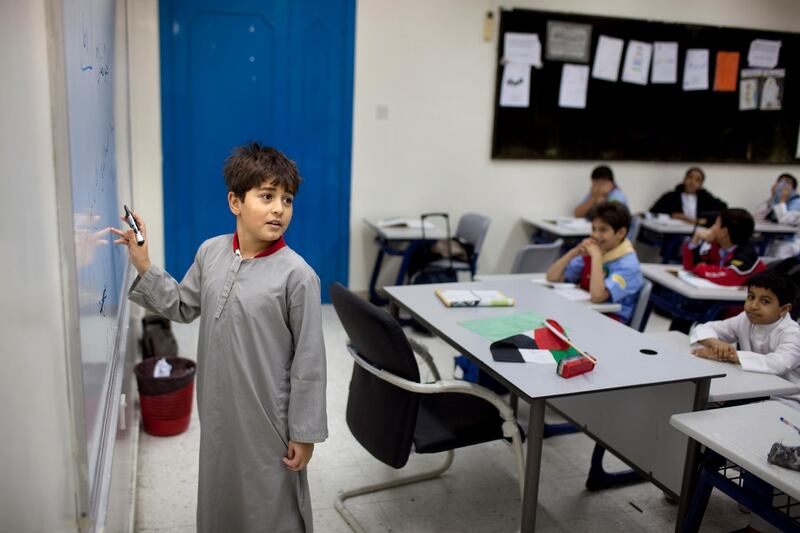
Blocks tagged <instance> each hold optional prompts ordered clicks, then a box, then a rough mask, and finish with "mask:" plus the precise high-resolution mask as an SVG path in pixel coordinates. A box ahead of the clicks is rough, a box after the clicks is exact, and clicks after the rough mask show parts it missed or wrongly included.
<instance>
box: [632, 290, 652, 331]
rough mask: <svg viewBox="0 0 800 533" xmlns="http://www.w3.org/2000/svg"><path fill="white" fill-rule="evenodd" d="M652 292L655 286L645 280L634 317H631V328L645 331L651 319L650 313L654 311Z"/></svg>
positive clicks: (637, 300)
mask: <svg viewBox="0 0 800 533" xmlns="http://www.w3.org/2000/svg"><path fill="white" fill-rule="evenodd" d="M652 290H653V284H652V283H651V282H650V281H649V280H644V285H642V288H641V290H640V291H639V297H638V298H636V308H634V310H633V316H631V324H630V326H631V327H632V328H633V329H635V330H636V331H644V328H645V327H646V326H647V319H648V318H650V311H651V310H652V306H651V305H650V292H652Z"/></svg>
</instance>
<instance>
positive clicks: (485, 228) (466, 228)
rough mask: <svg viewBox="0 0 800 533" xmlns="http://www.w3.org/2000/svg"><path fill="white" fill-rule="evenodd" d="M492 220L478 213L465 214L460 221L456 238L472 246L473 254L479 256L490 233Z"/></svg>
mask: <svg viewBox="0 0 800 533" xmlns="http://www.w3.org/2000/svg"><path fill="white" fill-rule="evenodd" d="M490 222H491V219H490V218H488V217H485V216H483V215H479V214H477V213H465V214H463V215H461V218H459V219H458V227H457V228H456V237H459V238H461V239H464V240H465V241H467V242H468V243H470V244H471V245H472V248H473V253H474V254H475V255H476V256H477V255H478V254H480V253H481V249H482V248H483V241H485V240H486V234H487V233H488V232H489V223H490Z"/></svg>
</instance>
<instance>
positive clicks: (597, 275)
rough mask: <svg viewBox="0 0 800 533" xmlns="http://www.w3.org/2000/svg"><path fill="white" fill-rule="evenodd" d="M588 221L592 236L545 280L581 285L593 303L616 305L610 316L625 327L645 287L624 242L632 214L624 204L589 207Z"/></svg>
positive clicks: (629, 245) (627, 242) (558, 263)
mask: <svg viewBox="0 0 800 533" xmlns="http://www.w3.org/2000/svg"><path fill="white" fill-rule="evenodd" d="M589 218H590V219H591V221H592V235H591V237H589V238H587V239H584V240H583V241H582V242H581V243H580V244H578V245H577V246H575V247H574V248H573V249H572V250H570V251H568V252H567V253H566V254H564V255H563V256H562V257H561V258H560V259H559V260H558V261H556V262H555V263H553V265H552V266H551V267H550V269H549V270H548V271H547V280H548V281H565V280H566V281H569V282H573V283H580V286H581V287H582V288H583V289H584V290H587V291H589V293H590V294H591V296H592V302H594V303H600V302H607V301H611V302H615V303H619V304H620V305H621V306H622V309H621V310H620V312H619V313H617V314H616V315H614V314H611V316H612V317H613V318H616V319H617V320H619V321H621V322H625V323H626V324H627V323H628V322H630V320H631V317H632V316H633V309H634V307H635V306H636V298H637V295H638V294H639V290H640V289H641V288H642V285H643V284H644V279H643V278H642V273H641V271H640V269H639V259H638V258H637V257H636V252H635V251H634V249H633V245H632V244H631V241H629V240H628V239H627V236H628V230H629V229H630V227H631V213H630V211H628V208H627V207H626V206H625V205H624V204H621V203H618V202H603V203H601V204H597V205H596V206H594V207H593V208H592V210H591V212H590V213H589Z"/></svg>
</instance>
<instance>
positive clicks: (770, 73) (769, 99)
mask: <svg viewBox="0 0 800 533" xmlns="http://www.w3.org/2000/svg"><path fill="white" fill-rule="evenodd" d="M785 77H786V70H785V69H782V68H778V69H774V70H765V71H764V77H763V78H762V79H763V80H764V81H763V82H762V83H761V101H760V103H759V106H758V108H759V109H760V110H762V111H777V110H779V109H780V108H781V102H782V101H783V79H784V78H785Z"/></svg>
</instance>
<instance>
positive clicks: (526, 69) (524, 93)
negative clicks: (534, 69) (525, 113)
mask: <svg viewBox="0 0 800 533" xmlns="http://www.w3.org/2000/svg"><path fill="white" fill-rule="evenodd" d="M530 94H531V66H530V65H517V64H514V63H506V64H505V65H504V66H503V79H502V80H501V81H500V107H528V106H529V105H530Z"/></svg>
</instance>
